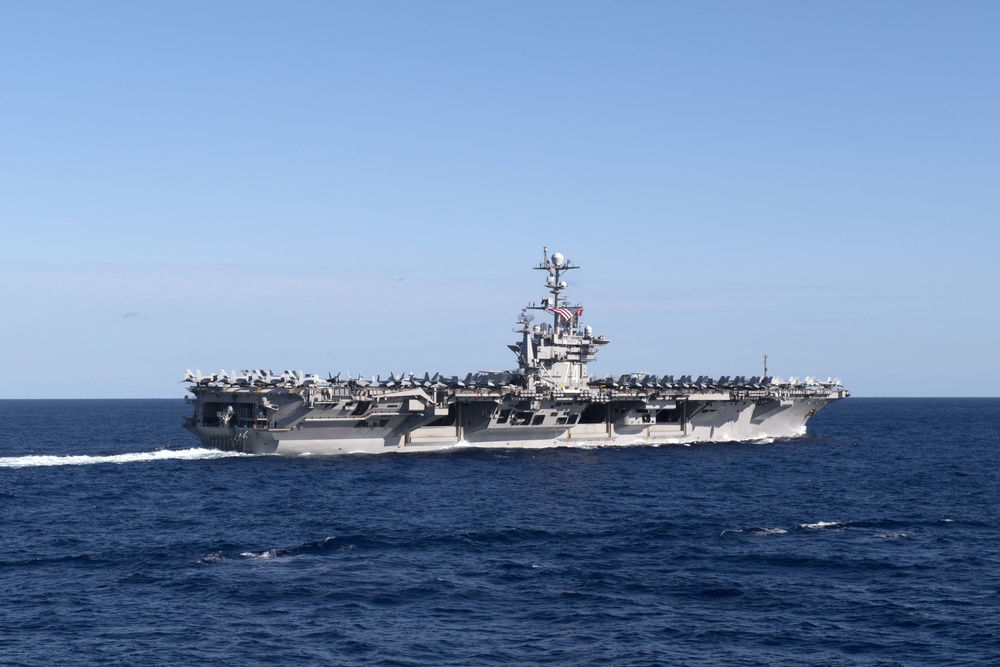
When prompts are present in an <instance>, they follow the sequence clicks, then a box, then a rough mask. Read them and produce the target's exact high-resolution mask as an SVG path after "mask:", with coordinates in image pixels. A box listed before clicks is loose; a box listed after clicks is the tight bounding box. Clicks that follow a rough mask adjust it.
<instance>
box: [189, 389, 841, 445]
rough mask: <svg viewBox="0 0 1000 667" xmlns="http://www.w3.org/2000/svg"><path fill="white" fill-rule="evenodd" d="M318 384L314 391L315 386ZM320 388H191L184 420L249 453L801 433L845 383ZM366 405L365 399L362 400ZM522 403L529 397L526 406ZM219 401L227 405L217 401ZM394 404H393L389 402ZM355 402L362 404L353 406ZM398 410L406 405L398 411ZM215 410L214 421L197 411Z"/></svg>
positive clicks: (208, 439)
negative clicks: (470, 392)
mask: <svg viewBox="0 0 1000 667" xmlns="http://www.w3.org/2000/svg"><path fill="white" fill-rule="evenodd" d="M321 391H322V390H320V392H321ZM320 392H311V391H305V392H294V391H282V390H263V391H262V392H253V391H239V390H236V391H227V390H222V391H219V392H199V394H200V395H199V400H198V402H197V403H196V415H195V416H194V417H192V418H191V419H189V420H188V423H187V424H186V427H187V428H188V429H189V430H190V431H191V432H193V433H195V434H196V435H197V436H198V437H199V438H200V439H201V441H202V443H203V444H204V445H205V446H206V447H211V448H214V449H220V450H226V451H237V452H245V453H250V454H272V453H280V454H292V455H308V454H315V455H330V454H351V453H364V454H376V453H384V452H429V451H441V450H448V449H454V448H457V447H494V448H525V449H537V448H545V447H600V446H627V445H660V444H685V443H692V442H711V441H755V440H756V441H759V440H762V439H767V438H791V437H797V436H801V435H804V434H805V432H806V423H807V422H808V420H809V418H810V417H812V416H813V415H814V414H816V412H817V411H818V410H820V409H821V408H823V407H824V406H826V405H827V404H829V403H831V402H833V401H836V400H839V399H841V398H843V397H844V394H845V393H846V392H845V390H835V391H823V390H819V391H813V392H801V393H796V394H791V393H789V394H787V395H785V396H780V395H779V396H775V395H768V394H763V395H761V396H757V397H744V396H733V395H732V393H730V392H698V393H690V394H683V395H679V396H671V397H669V398H661V397H655V398H654V397H651V396H648V395H647V396H642V395H634V396H627V397H626V396H619V397H607V401H606V402H605V401H601V400H591V401H586V402H583V401H576V400H571V401H559V400H539V401H538V402H537V403H535V402H532V401H531V400H530V399H523V398H519V397H518V398H512V399H506V400H505V399H504V398H503V397H500V396H497V397H495V400H490V399H489V398H488V397H486V396H483V395H482V394H480V395H479V396H472V397H469V398H468V399H463V398H462V397H461V396H455V397H449V398H454V399H457V400H456V401H454V402H451V403H450V404H438V403H436V402H435V401H434V398H433V396H432V395H430V394H429V393H421V394H414V393H406V394H403V395H394V394H392V393H386V394H382V395H380V396H359V397H351V398H346V399H344V400H342V401H329V400H324V399H325V397H324V396H323V395H322V393H320ZM265 397H266V398H267V405H271V406H274V408H273V409H268V408H263V410H264V411H266V413H271V414H269V415H267V416H265V417H264V418H263V419H260V420H256V422H254V420H245V419H244V420H236V419H235V417H234V418H232V419H231V420H230V423H227V424H223V423H221V422H220V421H219V417H218V416H217V415H218V413H223V414H225V410H226V408H227V407H228V406H235V408H236V409H235V410H234V413H235V414H241V413H242V414H247V415H249V414H251V413H255V412H256V411H257V410H261V409H262V408H261V407H260V406H261V402H260V400H259V399H260V398H265ZM365 403H369V406H367V407H366V406H365V405H364V404H365ZM525 403H527V404H525ZM224 406H225V407H224ZM397 406H398V407H397ZM359 407H361V408H363V412H362V413H359V414H355V413H356V412H358V409H359ZM400 408H405V411H402V412H400V411H399V410H400ZM213 412H214V413H216V417H215V419H212V418H211V417H207V418H206V417H205V415H206V413H207V414H209V415H211V413H213Z"/></svg>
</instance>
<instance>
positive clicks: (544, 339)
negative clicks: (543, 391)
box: [509, 248, 608, 391]
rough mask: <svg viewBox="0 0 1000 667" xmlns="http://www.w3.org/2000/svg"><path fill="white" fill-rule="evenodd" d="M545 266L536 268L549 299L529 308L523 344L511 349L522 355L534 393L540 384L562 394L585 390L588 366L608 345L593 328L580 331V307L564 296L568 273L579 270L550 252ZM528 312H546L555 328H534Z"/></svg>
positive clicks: (522, 320) (523, 315)
mask: <svg viewBox="0 0 1000 667" xmlns="http://www.w3.org/2000/svg"><path fill="white" fill-rule="evenodd" d="M542 252H543V257H542V262H541V264H539V265H538V266H536V267H534V268H535V269H537V270H539V271H545V273H546V274H547V275H546V277H545V289H546V290H547V291H548V293H549V296H548V297H546V298H545V299H543V300H542V303H541V304H540V305H536V304H534V303H531V304H529V305H528V306H526V307H525V310H524V311H523V312H522V313H521V317H520V318H519V319H518V323H519V324H521V325H522V326H521V328H520V329H515V331H517V332H518V333H521V334H522V340H521V342H520V343H519V344H515V345H510V346H509V347H510V348H511V350H513V351H514V352H516V353H518V357H519V362H520V364H519V365H520V368H521V372H522V373H524V375H525V380H526V387H527V388H528V390H529V391H533V390H534V389H533V387H535V384H536V382H540V383H542V384H543V385H548V386H549V387H553V388H556V387H558V388H561V389H562V390H571V389H575V388H578V387H580V386H585V384H586V381H587V362H589V361H594V353H595V352H596V349H597V347H599V346H602V345H606V344H607V343H608V341H607V340H606V339H605V338H603V337H594V335H593V333H592V332H591V329H590V327H585V328H584V329H583V330H582V331H581V330H580V329H579V323H578V319H577V318H578V317H579V316H580V314H581V313H582V307H581V305H580V304H570V303H569V301H568V299H567V298H566V297H565V296H563V292H564V291H565V290H566V288H567V285H566V282H565V281H564V280H563V277H564V274H565V273H566V272H567V271H572V270H573V269H578V268H580V267H578V266H577V265H575V264H573V262H571V261H569V260H567V259H566V258H565V257H563V255H562V254H561V253H558V252H557V253H553V254H552V256H551V257H550V256H549V249H548V248H543V250H542ZM528 310H544V311H546V312H548V313H551V314H552V325H551V327H550V326H549V325H548V324H542V325H536V326H534V327H532V325H531V321H532V317H531V316H530V315H528V314H527V311H528Z"/></svg>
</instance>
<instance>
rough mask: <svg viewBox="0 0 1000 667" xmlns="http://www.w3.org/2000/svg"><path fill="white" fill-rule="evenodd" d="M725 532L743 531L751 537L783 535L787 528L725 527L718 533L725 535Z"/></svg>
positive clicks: (720, 535) (721, 535)
mask: <svg viewBox="0 0 1000 667" xmlns="http://www.w3.org/2000/svg"><path fill="white" fill-rule="evenodd" d="M727 533H743V534H745V535H752V536H753V537H768V536H770V535H785V534H787V533H788V530H787V529H785V528H735V529H732V528H727V529H726V530H724V531H722V532H721V533H719V537H725V536H726V534H727Z"/></svg>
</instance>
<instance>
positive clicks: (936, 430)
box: [0, 398, 1000, 667]
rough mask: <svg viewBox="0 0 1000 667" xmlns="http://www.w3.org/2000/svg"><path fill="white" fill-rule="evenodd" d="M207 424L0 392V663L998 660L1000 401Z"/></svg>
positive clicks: (143, 409)
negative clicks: (680, 418) (769, 429)
mask: <svg viewBox="0 0 1000 667" xmlns="http://www.w3.org/2000/svg"><path fill="white" fill-rule="evenodd" d="M189 410H190V408H189V407H188V406H186V405H185V404H184V402H183V401H181V400H66V401H54V400H53V401H48V400H46V401H42V400H38V401H34V400H19V401H0V419H2V421H3V424H4V429H3V436H2V440H0V442H2V445H0V664H3V665H5V666H8V667H9V666H15V665H220V666H221V665H226V666H238V665H393V666H400V667H402V666H417V665H461V666H467V665H713V666H714V665H997V664H1000V399H875V398H851V399H849V400H846V401H842V402H840V403H837V404H834V405H832V406H830V407H828V408H827V409H825V410H824V411H822V412H821V413H820V414H819V415H817V416H816V417H815V418H814V419H813V420H812V421H811V422H810V425H809V434H808V435H807V436H806V437H804V438H800V439H795V440H777V441H773V442H759V443H753V444H747V443H721V444H701V445H692V446H679V445H672V446H662V447H649V446H640V447H630V448H598V449H551V450H542V451H530V452H526V451H516V450H510V451H489V452H482V451H471V450H456V451H453V452H449V453H444V454H440V453H439V454H411V455H398V454H389V455H382V456H364V455H352V456H345V457H340V458H323V457H295V458H291V457H281V456H249V455H240V454H231V453H221V452H213V451H208V450H203V449H199V448H198V447H197V441H196V440H195V439H194V437H193V436H191V435H189V434H188V433H187V432H186V431H184V430H183V429H182V428H181V423H182V421H183V418H184V417H185V416H186V415H187V414H188V412H189Z"/></svg>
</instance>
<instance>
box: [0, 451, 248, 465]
mask: <svg viewBox="0 0 1000 667" xmlns="http://www.w3.org/2000/svg"><path fill="white" fill-rule="evenodd" d="M230 456H252V455H251V454H241V453H239V452H222V451H218V450H215V449H200V448H192V449H160V450H157V451H155V452H131V453H128V454H112V455H108V456H88V455H76V456H55V455H44V454H43V455H35V456H9V457H4V458H0V468H37V467H45V466H84V465H94V464H97V463H118V464H121V463H148V462H150V461H200V460H204V459H221V458H227V457H230Z"/></svg>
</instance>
